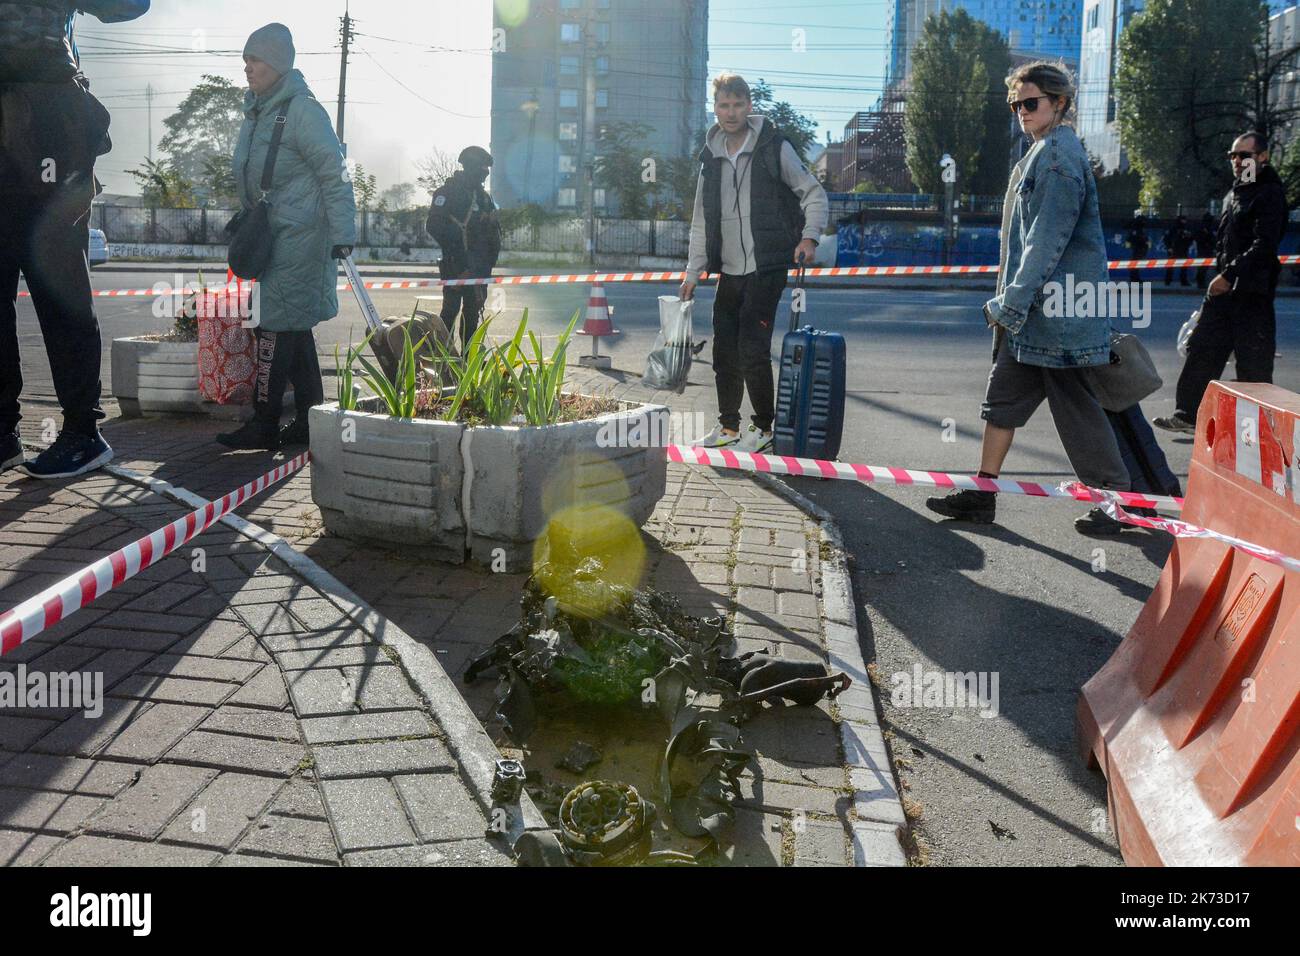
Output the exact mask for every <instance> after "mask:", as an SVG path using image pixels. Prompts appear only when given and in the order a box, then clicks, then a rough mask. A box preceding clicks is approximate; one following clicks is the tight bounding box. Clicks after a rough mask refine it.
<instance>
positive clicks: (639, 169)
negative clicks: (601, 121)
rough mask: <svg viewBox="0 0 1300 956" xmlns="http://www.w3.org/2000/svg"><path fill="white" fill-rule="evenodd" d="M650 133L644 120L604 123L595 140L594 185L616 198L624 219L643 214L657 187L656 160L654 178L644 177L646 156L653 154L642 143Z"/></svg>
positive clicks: (646, 173) (645, 175)
mask: <svg viewBox="0 0 1300 956" xmlns="http://www.w3.org/2000/svg"><path fill="white" fill-rule="evenodd" d="M650 133H651V129H650V127H649V126H647V125H646V124H645V123H626V122H614V123H607V124H605V126H604V128H603V129H602V130H601V134H600V139H599V140H598V141H597V144H596V150H597V153H596V185H597V186H600V187H601V188H603V189H605V190H607V191H609V192H612V193H613V194H614V195H615V196H616V197H617V198H618V210H619V215H620V216H623V217H624V218H626V219H644V218H646V215H647V213H648V211H649V206H650V200H651V199H652V198H653V196H654V194H655V193H656V192H657V189H658V187H657V185H656V182H655V180H656V179H657V178H658V169H657V167H658V163H656V164H655V166H656V170H655V179H647V178H646V177H647V176H648V175H649V173H648V172H647V170H648V169H649V167H648V166H647V165H646V160H647V159H652V158H653V157H652V156H650V154H649V151H648V150H647V149H646V143H645V140H646V137H647V136H649V135H650Z"/></svg>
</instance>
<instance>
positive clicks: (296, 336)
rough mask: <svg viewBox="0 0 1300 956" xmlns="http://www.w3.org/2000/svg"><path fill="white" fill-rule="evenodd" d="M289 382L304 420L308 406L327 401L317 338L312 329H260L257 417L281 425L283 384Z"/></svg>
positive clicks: (255, 409) (254, 409) (254, 398)
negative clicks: (269, 330) (317, 350)
mask: <svg viewBox="0 0 1300 956" xmlns="http://www.w3.org/2000/svg"><path fill="white" fill-rule="evenodd" d="M289 383H293V402H294V406H295V408H296V411H297V417H298V418H300V419H302V420H304V421H305V420H306V418H307V412H308V410H309V409H310V408H311V407H312V406H313V405H319V404H321V403H322V402H323V401H325V386H324V385H323V384H322V383H321V377H320V361H319V359H317V357H316V340H315V338H313V336H312V333H311V332H310V331H305V332H268V331H266V330H265V329H258V330H257V383H256V388H255V389H254V392H253V417H254V419H256V420H257V421H259V422H263V423H265V424H268V425H277V426H278V425H279V423H280V414H281V412H282V411H283V409H284V388H285V386H286V385H287V384H289Z"/></svg>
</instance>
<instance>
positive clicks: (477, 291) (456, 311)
mask: <svg viewBox="0 0 1300 956" xmlns="http://www.w3.org/2000/svg"><path fill="white" fill-rule="evenodd" d="M439 274H440V275H441V276H442V278H443V279H458V278H460V273H459V272H453V270H450V269H447V268H446V267H442V266H440V267H439ZM491 274H492V270H491V269H489V270H488V271H487V273H485V274H484V275H483V276H479V275H478V274H477V273H475V274H474V275H475V277H476V278H486V277H487V276H490V275H491ZM486 303H487V286H484V285H454V286H443V287H442V311H441V312H439V313H438V317H439V318H441V319H442V324H443V325H445V326H446V327H447V331H448V332H449V333H451V337H452V341H453V342H454V341H455V340H456V316H457V315H462V316H463V323H462V325H461V330H460V347H461V354H462V355H463V354H465V346H467V345H469V340H470V339H472V338H473V337H474V333H475V332H476V331H477V330H478V323H479V319H481V318H482V317H483V306H484V305H485V304H486Z"/></svg>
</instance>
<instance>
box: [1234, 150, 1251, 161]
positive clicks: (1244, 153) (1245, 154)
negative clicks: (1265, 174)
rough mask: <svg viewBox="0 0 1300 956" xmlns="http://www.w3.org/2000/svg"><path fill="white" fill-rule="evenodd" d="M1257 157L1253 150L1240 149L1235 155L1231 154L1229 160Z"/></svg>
mask: <svg viewBox="0 0 1300 956" xmlns="http://www.w3.org/2000/svg"><path fill="white" fill-rule="evenodd" d="M1254 155H1255V151H1254V150H1253V149H1239V150H1237V151H1236V152H1235V153H1229V154H1228V158H1229V159H1250V158H1252V157H1253V156H1254Z"/></svg>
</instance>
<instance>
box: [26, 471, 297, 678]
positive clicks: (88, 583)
mask: <svg viewBox="0 0 1300 956" xmlns="http://www.w3.org/2000/svg"><path fill="white" fill-rule="evenodd" d="M310 457H311V453H310V452H303V453H302V454H301V455H299V456H298V457H296V458H294V459H292V460H290V461H288V462H285V463H284V464H283V465H280V466H279V467H278V468H275V469H273V470H271V471H269V472H267V473H266V474H265V475H263V476H262V477H261V478H258V479H257V480H256V481H250V482H249V483H248V484H246V485H244V486H243V487H242V488H239V489H238V490H236V491H232V492H230V493H229V494H227V495H225V496H223V497H222V498H220V499H219V500H217V501H209V502H208V503H207V504H205V505H204V506H203V507H201V508H196V509H195V510H194V511H192V512H190V513H189V514H187V515H186V516H185V517H183V518H177V519H176V520H175V521H173V522H172V523H171V524H169V525H167V526H166V527H164V528H159V529H158V530H157V531H155V532H153V533H152V534H147V535H145V536H144V537H143V538H141V539H140V540H138V541H133V542H132V543H131V544H128V545H126V546H125V547H123V548H119V549H118V550H117V551H114V552H113V553H112V554H110V555H109V556H108V557H106V558H100V559H99V560H98V561H96V562H95V563H94V564H92V565H90V566H89V567H87V568H85V569H84V570H81V571H78V572H77V573H76V574H70V575H68V576H67V577H66V578H64V579H63V580H62V581H59V582H58V583H56V584H52V585H50V586H49V587H47V588H46V589H45V590H43V591H41V592H40V593H39V594H37V595H35V596H34V597H30V598H28V599H27V600H26V601H23V602H22V603H21V604H19V605H18V606H17V607H15V608H12V609H10V610H8V611H5V612H4V613H3V614H0V654H7V653H8V652H9V651H12V650H13V649H14V648H15V647H18V646H19V645H20V644H23V643H24V642H26V641H29V640H31V639H32V638H33V637H35V636H36V635H37V634H39V633H41V632H42V631H44V630H45V629H46V628H50V627H53V626H54V625H55V624H58V623H59V621H61V620H63V619H64V618H65V617H68V616H69V615H71V614H72V613H74V612H75V611H79V610H81V608H83V607H85V606H86V605H88V604H90V603H91V602H92V601H94V600H95V599H96V598H98V597H99V596H100V595H102V594H104V593H106V592H108V591H111V590H113V589H114V588H115V587H117V586H118V585H120V584H121V583H122V582H123V581H125V580H127V579H128V578H132V577H134V576H135V575H137V574H139V573H140V572H141V571H143V570H144V569H145V568H147V567H150V566H151V565H153V564H155V563H157V562H158V560H159V559H161V558H163V557H166V556H167V555H169V554H171V553H172V552H173V551H175V550H176V549H177V548H179V547H180V546H181V545H183V544H185V543H186V542H188V541H190V540H191V539H193V538H195V537H197V536H198V535H200V534H202V533H203V532H204V531H207V530H208V528H210V527H212V525H214V524H215V523H216V522H218V521H220V520H221V519H222V518H223V517H225V515H226V514H227V513H229V512H230V511H232V510H233V509H235V508H238V507H239V506H240V505H241V504H243V503H244V502H245V501H247V500H248V499H249V498H252V497H254V496H255V495H258V494H261V492H262V491H264V490H265V489H267V488H268V487H270V486H271V485H273V484H275V483H276V482H278V481H281V480H283V479H284V478H287V477H288V476H289V475H291V474H293V473H294V472H295V471H298V470H299V469H300V468H302V467H303V465H305V464H307V461H308V460H309V459H310Z"/></svg>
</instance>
